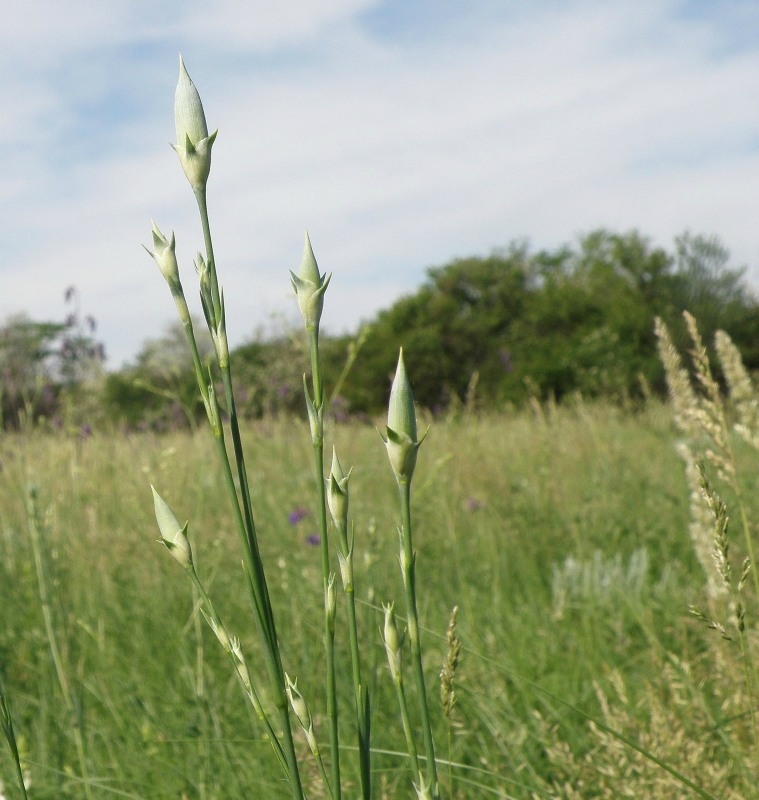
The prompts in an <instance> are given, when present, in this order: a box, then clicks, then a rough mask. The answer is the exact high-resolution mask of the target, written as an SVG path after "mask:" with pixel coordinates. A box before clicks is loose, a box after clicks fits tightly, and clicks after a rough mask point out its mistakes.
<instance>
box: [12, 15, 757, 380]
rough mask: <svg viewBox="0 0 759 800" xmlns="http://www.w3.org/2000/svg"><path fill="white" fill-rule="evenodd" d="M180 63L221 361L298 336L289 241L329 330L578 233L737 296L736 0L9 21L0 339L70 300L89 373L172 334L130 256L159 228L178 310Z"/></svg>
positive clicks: (742, 210)
mask: <svg viewBox="0 0 759 800" xmlns="http://www.w3.org/2000/svg"><path fill="white" fill-rule="evenodd" d="M180 51H181V52H182V54H183V56H184V59H185V62H186V64H187V67H188V70H189V72H190V75H191V76H192V78H193V80H194V81H195V83H196V85H197V86H198V88H199V90H200V93H201V96H202V98H203V101H204V105H205V109H206V116H207V118H208V122H209V126H210V127H211V128H212V129H213V128H219V137H218V139H217V142H216V144H215V146H214V162H213V169H212V172H211V178H210V182H209V202H210V208H211V218H212V225H213V229H214V232H215V246H216V255H217V260H218V267H219V271H220V276H221V280H222V283H223V285H224V286H225V287H226V293H227V304H228V324H229V328H230V334H231V339H232V341H233V343H240V342H242V341H244V340H245V339H247V338H249V337H250V336H251V335H252V334H253V333H254V331H255V330H256V329H258V328H260V327H261V326H264V327H266V326H269V325H272V324H273V323H272V319H276V318H281V317H284V318H285V319H293V320H297V309H296V306H295V301H294V298H293V297H292V296H291V289H290V285H289V277H288V270H289V269H291V268H292V269H296V268H297V266H298V263H299V260H300V252H301V247H302V237H303V231H304V229H306V228H308V230H309V232H310V234H311V239H312V242H313V245H314V250H315V252H316V256H317V259H318V261H319V265H320V267H321V269H322V270H325V271H329V272H332V273H333V279H332V283H331V284H330V289H329V292H328V294H327V299H326V305H325V317H324V319H325V327H326V328H327V329H328V330H333V331H342V330H351V329H355V328H356V326H357V325H358V323H359V322H360V321H361V320H362V319H368V318H369V317H371V316H372V314H373V313H374V312H375V311H376V310H378V309H379V308H383V307H386V306H388V305H389V304H390V303H392V302H393V300H395V299H396V298H397V297H399V296H400V295H402V294H404V293H407V292H409V291H413V290H414V288H415V287H416V286H418V285H419V284H420V283H421V281H422V280H423V279H424V274H425V268H426V267H428V266H432V265H439V264H442V263H445V262H447V261H448V260H450V259H451V258H454V257H457V256H466V255H473V254H481V255H486V254H487V253H489V252H490V251H491V250H492V249H493V248H497V247H502V246H505V245H507V244H508V243H509V242H510V241H512V240H514V239H528V240H529V241H530V242H531V243H532V245H533V246H534V247H535V248H541V247H556V246H558V245H559V244H562V243H564V242H572V241H574V240H575V239H576V237H577V236H578V235H579V234H580V233H582V232H587V231H589V230H592V229H594V228H597V227H601V226H605V227H609V228H611V229H614V230H618V231H624V230H629V229H631V228H638V229H640V230H641V231H642V232H644V233H645V234H647V235H649V236H651V237H652V239H653V240H654V242H655V243H657V244H661V245H665V246H671V244H672V241H673V238H674V237H675V236H676V235H678V234H679V233H682V232H683V231H684V230H686V229H690V230H692V231H693V232H696V233H706V234H716V235H718V236H720V237H721V238H722V240H723V242H724V243H725V244H726V245H727V246H728V247H729V248H730V249H731V251H732V254H733V263H734V265H736V266H739V265H745V266H746V267H748V269H749V275H750V277H751V279H752V280H753V281H754V282H755V283H756V284H757V285H759V203H758V202H757V200H759V4H757V3H756V2H753V0H752V1H751V2H740V0H735V2H726V1H721V0H711V2H708V1H707V0H701V1H700V2H687V0H564V1H563V2H560V1H559V0H530V2H525V1H524V0H523V1H522V2H509V0H501V1H500V2H497V1H496V0H467V2H466V3H462V2H460V1H458V0H456V1H455V2H454V1H452V0H440V1H439V2H433V0H418V1H417V2H414V0H386V1H385V2H382V1H381V0H319V2H316V0H278V2H276V3H274V2H257V1H256V0H216V2H215V3H213V4H211V3H208V2H206V1H205V0H203V2H200V0H184V1H183V2H174V1H173V0H170V1H168V2H158V3H155V2H145V1H144V0H109V2H108V3H103V2H102V0H66V2H63V0H5V2H4V14H3V26H2V28H1V29H0V103H1V104H2V108H3V110H4V113H3V114H2V115H0V147H1V148H2V152H3V153H4V155H5V158H4V159H3V168H2V169H0V205H1V206H2V207H1V209H0V211H1V212H2V213H0V242H1V243H2V248H3V251H2V252H3V258H2V261H0V277H1V278H2V280H3V285H4V291H3V292H2V293H0V318H2V317H6V316H7V315H9V314H13V313H17V312H22V311H23V312H27V313H28V314H30V315H31V316H32V317H33V318H35V319H62V318H63V316H64V315H65V311H64V307H63V294H64V291H65V289H66V288H67V287H68V286H70V285H75V286H76V287H77V288H78V290H79V293H80V296H81V301H82V306H83V310H84V311H85V312H87V313H92V314H94V316H95V317H96V318H97V320H98V322H99V326H100V328H99V333H100V335H101V337H102V338H103V339H104V341H105V343H106V347H107V351H108V354H109V365H110V366H112V367H117V366H119V365H120V364H121V363H123V362H124V361H127V360H129V359H130V358H133V356H134V355H135V353H136V352H137V351H138V350H139V348H140V346H141V344H142V343H143V342H144V341H145V340H146V339H149V338H154V337H156V336H158V335H160V334H161V332H162V330H163V329H164V327H165V326H166V325H167V324H168V323H170V322H171V321H172V320H173V313H174V309H173V303H172V302H171V298H170V296H169V295H168V291H167V290H166V288H165V286H164V284H163V282H162V279H161V277H160V275H159V274H158V271H157V269H156V267H155V265H154V264H153V262H152V261H151V260H150V259H149V258H148V257H147V255H146V254H145V253H144V251H143V250H142V248H141V247H140V244H141V243H145V244H149V243H150V219H151V218H153V219H155V220H156V222H157V224H158V225H159V227H161V229H162V230H164V232H167V233H168V232H169V231H170V230H172V229H173V230H175V231H176V236H177V250H178V254H179V257H180V268H181V269H182V271H183V274H184V278H185V286H186V289H188V290H189V289H190V288H191V287H192V282H193V274H192V273H193V270H192V258H193V256H194V253H195V251H196V250H197V249H198V248H199V246H200V244H201V241H202V239H201V235H200V231H199V227H198V224H197V221H196V211H195V208H194V200H193V197H192V194H191V192H190V189H189V187H188V186H187V184H186V182H185V179H184V176H183V175H182V173H181V170H180V168H179V165H178V162H177V159H176V156H175V154H174V153H173V152H172V150H171V149H170V148H169V146H168V142H169V141H171V140H173V138H174V124H173V95H174V87H175V83H176V79H177V60H178V58H177V54H178V53H179V52H180ZM188 293H189V291H188ZM195 308H196V309H198V308H199V306H198V304H196V305H195Z"/></svg>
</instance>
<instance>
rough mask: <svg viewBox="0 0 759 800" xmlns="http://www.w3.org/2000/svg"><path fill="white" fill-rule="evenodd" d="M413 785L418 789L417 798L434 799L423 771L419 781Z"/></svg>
mask: <svg viewBox="0 0 759 800" xmlns="http://www.w3.org/2000/svg"><path fill="white" fill-rule="evenodd" d="M413 786H414V789H415V790H416V800H432V794H431V791H432V789H431V786H430V784H429V782H428V781H426V780H425V778H424V775H423V774H422V773H421V772H420V773H419V783H414V784H413Z"/></svg>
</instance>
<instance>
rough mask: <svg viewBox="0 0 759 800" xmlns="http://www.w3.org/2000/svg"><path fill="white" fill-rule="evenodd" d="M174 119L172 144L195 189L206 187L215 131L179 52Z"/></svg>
mask: <svg viewBox="0 0 759 800" xmlns="http://www.w3.org/2000/svg"><path fill="white" fill-rule="evenodd" d="M174 123H175V125H176V129H177V143H176V144H174V145H172V147H173V148H174V150H175V151H176V153H177V155H178V156H179V161H180V163H181V164H182V169H183V170H184V173H185V175H186V176H187V180H189V181H190V186H192V188H193V189H194V190H196V191H197V190H199V189H203V188H205V185H206V183H207V181H208V173H209V172H210V170H211V147H212V145H213V143H214V140H215V139H216V133H217V131H215V132H214V133H212V134H211V135H210V136H209V135H208V126H207V125H206V115H205V113H204V111H203V104H202V103H201V102H200V95H199V94H198V90H197V89H196V88H195V84H194V83H193V82H192V81H191V80H190V76H189V75H188V73H187V69H186V68H185V65H184V61H183V60H182V56H179V80H178V82H177V90H176V93H175V94H174Z"/></svg>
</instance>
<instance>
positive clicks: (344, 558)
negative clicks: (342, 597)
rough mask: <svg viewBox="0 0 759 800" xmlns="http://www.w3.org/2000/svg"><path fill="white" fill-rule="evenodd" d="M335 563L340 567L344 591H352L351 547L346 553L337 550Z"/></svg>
mask: <svg viewBox="0 0 759 800" xmlns="http://www.w3.org/2000/svg"><path fill="white" fill-rule="evenodd" d="M337 563H338V565H339V567H340V578H341V579H342V582H343V589H344V590H345V591H346V592H352V591H353V548H352V547H351V549H350V550H348V552H347V553H342V552H341V551H339V550H338V553H337Z"/></svg>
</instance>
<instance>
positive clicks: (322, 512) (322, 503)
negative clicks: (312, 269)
mask: <svg viewBox="0 0 759 800" xmlns="http://www.w3.org/2000/svg"><path fill="white" fill-rule="evenodd" d="M308 334H309V347H310V354H311V388H312V395H313V406H314V408H315V409H316V412H317V413H316V421H315V424H314V421H312V426H311V444H312V446H313V451H314V471H315V473H316V474H315V478H316V496H317V500H318V516H319V533H320V544H321V562H322V581H323V585H324V598H325V603H326V599H327V586H328V585H329V575H330V566H329V540H328V538H327V494H326V486H325V482H324V414H323V410H324V409H323V404H324V396H323V388H322V377H321V364H320V360H319V327H318V325H315V326H313V327H310V328H309V329H308ZM326 616H327V615H325V632H324V645H325V657H326V662H327V664H326V666H327V716H328V718H329V722H330V725H329V745H330V755H331V767H332V786H333V787H334V788H333V795H334V798H335V800H340V798H341V796H342V790H341V786H340V734H339V730H338V708H337V679H336V676H335V631H334V628H332V629H331V626H330V624H329V620H328V619H326Z"/></svg>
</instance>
